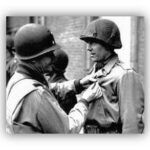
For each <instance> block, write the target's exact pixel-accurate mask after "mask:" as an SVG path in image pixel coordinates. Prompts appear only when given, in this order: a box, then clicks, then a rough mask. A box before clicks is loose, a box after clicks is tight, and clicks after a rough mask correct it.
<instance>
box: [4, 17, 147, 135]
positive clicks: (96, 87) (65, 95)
mask: <svg viewBox="0 0 150 150" xmlns="http://www.w3.org/2000/svg"><path fill="white" fill-rule="evenodd" d="M6 30H7V35H6V42H7V43H6V50H7V51H6V75H7V77H6V123H7V124H6V132H7V133H10V134H12V133H14V134H15V133H16V134H27V133H32V134H33V133H61V134H62V133H71V134H73V133H75V134H137V133H139V134H142V133H143V132H144V89H143V86H144V85H143V81H144V61H143V60H144V51H145V47H144V42H145V36H144V33H145V32H144V17H143V16H111V17H109V16H25V17H24V16H21V17H20V16H14V17H13V16H7V17H6Z"/></svg>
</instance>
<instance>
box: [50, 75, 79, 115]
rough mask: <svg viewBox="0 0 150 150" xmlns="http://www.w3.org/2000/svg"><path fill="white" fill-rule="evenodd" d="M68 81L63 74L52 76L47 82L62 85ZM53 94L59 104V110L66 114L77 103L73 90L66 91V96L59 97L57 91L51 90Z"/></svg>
mask: <svg viewBox="0 0 150 150" xmlns="http://www.w3.org/2000/svg"><path fill="white" fill-rule="evenodd" d="M65 81H68V80H67V79H66V78H65V76H64V75H63V74H54V76H53V77H50V78H49V80H48V82H49V84H51V83H63V82H65ZM52 92H53V94H54V95H55V97H56V99H57V100H58V102H59V105H60V106H61V108H62V109H63V110H64V111H65V112H66V113H67V114H68V113H69V112H70V110H71V109H72V108H73V107H74V105H75V104H76V103H77V98H76V95H75V92H74V91H73V90H70V91H68V92H67V93H66V94H63V95H61V96H60V95H59V94H58V93H57V91H55V90H52Z"/></svg>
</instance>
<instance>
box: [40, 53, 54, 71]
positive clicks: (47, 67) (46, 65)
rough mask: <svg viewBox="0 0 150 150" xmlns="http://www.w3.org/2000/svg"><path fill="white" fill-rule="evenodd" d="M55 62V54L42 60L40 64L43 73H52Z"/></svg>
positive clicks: (45, 56) (47, 55)
mask: <svg viewBox="0 0 150 150" xmlns="http://www.w3.org/2000/svg"><path fill="white" fill-rule="evenodd" d="M53 60H54V54H53V52H50V53H47V54H46V55H44V57H43V58H42V60H41V62H40V65H41V67H42V71H43V73H44V74H45V73H49V71H51V67H52V62H53Z"/></svg>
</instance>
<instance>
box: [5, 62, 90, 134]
mask: <svg viewBox="0 0 150 150" xmlns="http://www.w3.org/2000/svg"><path fill="white" fill-rule="evenodd" d="M68 85H69V88H74V89H75V87H74V82H73V81H72V82H70V83H68ZM66 90H67V87H66ZM6 97H7V102H6V104H7V107H6V110H7V113H6V114H7V116H6V117H7V131H8V132H11V133H78V132H79V131H80V129H81V127H82V125H83V123H84V121H85V118H86V115H87V112H88V108H87V105H86V104H85V103H84V102H79V103H77V104H76V105H75V107H74V108H73V109H72V110H71V111H70V113H69V115H67V114H66V113H65V112H64V111H63V110H62V109H61V108H60V106H59V104H58V102H57V100H56V98H55V97H54V95H53V94H52V92H51V91H50V90H49V89H48V86H47V83H46V81H45V79H44V77H43V76H41V75H40V74H39V73H38V71H37V70H35V69H33V68H32V67H29V66H27V65H23V64H21V65H19V66H18V70H17V71H16V73H15V74H14V75H13V77H12V78H11V80H10V81H9V83H8V86H7V95H6Z"/></svg>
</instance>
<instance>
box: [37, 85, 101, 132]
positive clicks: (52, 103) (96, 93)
mask: <svg viewBox="0 0 150 150" xmlns="http://www.w3.org/2000/svg"><path fill="white" fill-rule="evenodd" d="M42 95H43V96H44V97H43V98H42V101H41V102H42V103H43V102H44V103H43V104H42V105H41V104H40V106H39V110H40V111H38V118H39V122H40V124H41V126H42V127H43V130H44V132H46V133H79V131H80V129H81V127H82V126H83V124H84V122H85V119H86V116H87V113H88V103H89V102H90V101H92V100H94V99H97V98H98V97H100V96H101V89H100V87H99V86H98V84H94V85H91V86H90V87H89V88H88V89H87V90H86V91H85V92H84V93H83V96H82V100H80V101H79V102H78V103H77V104H76V105H75V106H74V108H73V109H72V110H71V111H70V113H69V115H67V114H66V113H65V112H64V111H63V110H62V109H61V108H60V107H59V104H58V103H57V100H56V99H54V98H53V97H52V96H51V95H50V93H48V92H44V93H43V94H42Z"/></svg>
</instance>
